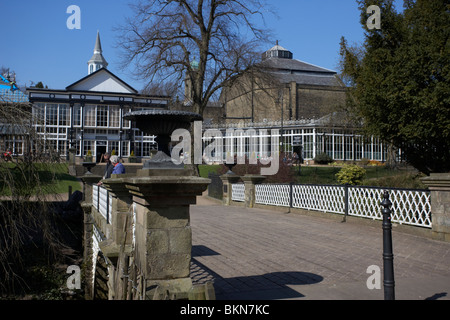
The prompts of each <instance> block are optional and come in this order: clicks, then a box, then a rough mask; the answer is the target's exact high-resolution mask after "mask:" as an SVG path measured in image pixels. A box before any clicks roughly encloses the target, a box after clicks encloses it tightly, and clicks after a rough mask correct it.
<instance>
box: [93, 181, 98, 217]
mask: <svg viewBox="0 0 450 320" xmlns="http://www.w3.org/2000/svg"><path fill="white" fill-rule="evenodd" d="M92 205H93V206H94V208H95V209H97V211H98V186H96V185H93V186H92Z"/></svg>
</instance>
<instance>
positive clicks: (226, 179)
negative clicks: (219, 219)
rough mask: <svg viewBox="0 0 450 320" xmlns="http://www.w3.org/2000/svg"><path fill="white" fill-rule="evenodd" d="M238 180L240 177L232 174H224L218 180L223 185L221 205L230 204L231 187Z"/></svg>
mask: <svg viewBox="0 0 450 320" xmlns="http://www.w3.org/2000/svg"><path fill="white" fill-rule="evenodd" d="M240 178H241V177H240V176H238V175H236V174H234V173H226V174H224V175H221V176H220V179H221V180H222V183H223V198H222V203H223V205H225V206H229V205H230V204H231V195H232V194H231V185H232V184H233V183H236V182H238V181H239V179H240Z"/></svg>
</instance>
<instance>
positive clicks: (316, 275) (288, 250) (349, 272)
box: [191, 197, 450, 300]
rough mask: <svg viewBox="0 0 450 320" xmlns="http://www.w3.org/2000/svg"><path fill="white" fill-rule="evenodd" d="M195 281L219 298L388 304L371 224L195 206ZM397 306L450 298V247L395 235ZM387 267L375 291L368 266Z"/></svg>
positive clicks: (378, 239)
mask: <svg viewBox="0 0 450 320" xmlns="http://www.w3.org/2000/svg"><path fill="white" fill-rule="evenodd" d="M191 227H192V234H193V241H192V242H193V256H192V257H193V259H192V278H193V280H194V282H196V283H203V282H207V281H213V282H214V287H215V291H216V298H217V299H218V300H230V299H236V300H246V299H251V300H259V299H267V300H273V299H309V300H325V299H326V300H347V299H351V300H372V299H380V300H382V299H384V292H383V275H382V272H383V271H382V270H383V269H382V268H383V259H382V251H383V247H382V246H383V243H382V229H381V222H379V223H376V222H375V223H374V225H373V226H372V225H369V226H368V225H365V224H364V225H363V224H358V223H355V222H346V223H342V222H338V221H335V220H333V219H326V218H320V217H312V216H306V215H301V214H298V213H283V212H277V211H271V210H270V207H267V210H266V209H264V210H263V209H247V208H243V207H237V206H231V207H225V206H222V205H220V204H218V203H217V202H215V201H210V200H208V199H207V198H205V197H199V200H198V203H197V205H196V206H191ZM392 237H393V251H394V271H395V295H396V299H397V300H424V299H440V300H443V299H445V300H450V243H448V242H442V241H436V240H431V239H427V238H424V237H419V236H414V235H409V234H405V233H400V232H397V231H395V230H394V231H393V233H392ZM372 265H377V266H379V267H380V269H381V289H378V290H377V289H374V290H369V289H368V288H367V284H366V282H367V280H368V278H369V277H370V276H371V274H369V273H367V268H368V267H369V266H372Z"/></svg>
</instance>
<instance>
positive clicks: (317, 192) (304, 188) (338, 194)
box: [292, 185, 345, 214]
mask: <svg viewBox="0 0 450 320" xmlns="http://www.w3.org/2000/svg"><path fill="white" fill-rule="evenodd" d="M292 187H293V189H292V206H293V207H294V208H300V209H307V210H317V211H323V212H333V213H340V214H344V213H345V187H341V186H320V185H293V186H292Z"/></svg>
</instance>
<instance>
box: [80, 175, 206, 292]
mask: <svg viewBox="0 0 450 320" xmlns="http://www.w3.org/2000/svg"><path fill="white" fill-rule="evenodd" d="M89 173H90V172H88V173H87V174H86V175H84V176H83V177H82V180H83V182H84V195H85V198H84V201H83V203H82V207H83V211H84V248H85V249H84V259H85V282H86V288H85V289H86V298H87V299H109V300H130V299H131V300H159V299H196V300H198V299H214V290H213V287H212V284H210V283H207V284H204V285H202V286H199V287H198V286H194V285H193V283H192V279H191V278H190V263H191V251H192V232H191V226H190V216H189V206H190V205H191V204H195V203H196V197H197V196H198V195H201V194H202V193H203V191H205V190H206V188H207V186H208V184H209V183H210V180H209V179H204V178H200V177H192V176H189V175H188V171H187V170H184V169H141V170H138V171H137V173H136V174H128V175H127V174H122V175H113V176H112V178H110V179H106V180H102V182H103V184H102V185H101V186H100V187H98V186H97V182H98V181H99V180H100V179H101V177H100V176H97V175H94V174H89Z"/></svg>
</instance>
